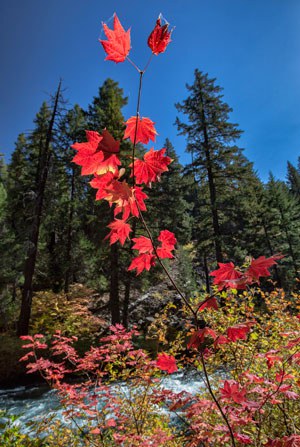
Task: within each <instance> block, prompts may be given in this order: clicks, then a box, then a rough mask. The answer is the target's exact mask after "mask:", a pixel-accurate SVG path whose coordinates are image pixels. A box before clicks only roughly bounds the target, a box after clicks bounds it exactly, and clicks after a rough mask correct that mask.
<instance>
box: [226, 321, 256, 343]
mask: <svg viewBox="0 0 300 447" xmlns="http://www.w3.org/2000/svg"><path fill="white" fill-rule="evenodd" d="M252 324H253V323H239V324H236V325H235V326H231V327H229V328H227V338H228V339H229V340H230V341H237V340H247V334H248V332H249V331H250V327H251V325H252Z"/></svg>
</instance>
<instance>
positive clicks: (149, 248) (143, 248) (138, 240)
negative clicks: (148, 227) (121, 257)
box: [132, 236, 153, 254]
mask: <svg viewBox="0 0 300 447" xmlns="http://www.w3.org/2000/svg"><path fill="white" fill-rule="evenodd" d="M132 240H133V242H134V245H133V247H132V248H133V249H134V250H138V251H139V254H142V253H148V254H152V253H153V245H152V242H151V240H150V239H149V238H148V237H145V236H140V237H134V238H133V239H132Z"/></svg>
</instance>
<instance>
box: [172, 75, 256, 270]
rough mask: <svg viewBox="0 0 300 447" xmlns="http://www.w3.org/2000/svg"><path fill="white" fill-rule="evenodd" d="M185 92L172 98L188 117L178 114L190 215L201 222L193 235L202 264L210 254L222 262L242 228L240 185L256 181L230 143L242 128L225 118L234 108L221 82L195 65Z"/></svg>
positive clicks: (231, 250) (249, 168) (230, 251)
mask: <svg viewBox="0 0 300 447" xmlns="http://www.w3.org/2000/svg"><path fill="white" fill-rule="evenodd" d="M187 89H188V91H189V93H190V94H189V96H188V98H187V99H185V100H184V101H183V102H182V103H178V104H176V108H177V110H178V111H179V112H181V113H183V114H184V115H187V118H188V120H187V122H184V121H183V120H182V119H180V118H177V119H176V124H177V127H178V130H179V133H180V134H181V135H185V136H186V137H187V149H186V150H187V151H188V152H189V153H191V155H192V163H191V164H190V165H189V166H188V167H187V168H186V170H187V172H189V173H191V174H192V175H193V177H194V181H195V183H197V184H198V189H197V187H195V188H194V193H193V195H194V197H195V199H196V200H195V206H197V207H198V209H197V211H195V210H194V215H197V218H198V219H199V223H198V226H197V230H196V231H197V234H195V232H194V238H195V239H196V241H198V246H199V249H200V250H201V251H202V254H203V263H204V264H205V265H204V268H205V269H206V270H207V262H210V261H212V260H213V258H212V256H211V252H212V244H213V248H214V253H215V257H214V259H215V260H216V261H218V262H222V261H223V260H224V259H225V258H229V257H232V256H234V252H233V251H234V250H233V247H235V248H236V244H237V237H236V236H237V234H240V233H241V232H242V231H243V229H242V228H240V223H241V216H240V214H241V212H242V210H241V209H240V205H241V200H240V199H241V197H242V195H241V191H242V190H243V191H245V192H244V193H243V194H246V185H247V184H249V183H252V182H254V181H255V174H254V172H253V168H252V164H251V163H249V161H248V160H247V159H246V157H245V156H244V155H243V154H242V150H241V149H240V148H238V147H237V146H236V145H234V143H235V141H236V140H237V139H238V138H239V137H240V134H241V131H240V130H239V129H238V126H237V124H232V123H231V122H229V114H230V112H231V111H232V109H231V108H230V107H229V106H228V105H227V104H226V103H225V102H224V101H223V99H222V98H223V95H222V94H221V92H222V89H221V87H219V86H217V85H216V83H215V79H209V78H208V75H207V74H204V73H202V72H200V71H199V70H195V80H194V83H193V84H192V85H187Z"/></svg>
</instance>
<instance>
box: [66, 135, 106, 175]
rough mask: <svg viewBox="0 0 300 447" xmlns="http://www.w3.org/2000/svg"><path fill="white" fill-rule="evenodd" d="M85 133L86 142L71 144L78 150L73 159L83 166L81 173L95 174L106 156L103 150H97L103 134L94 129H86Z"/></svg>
mask: <svg viewBox="0 0 300 447" xmlns="http://www.w3.org/2000/svg"><path fill="white" fill-rule="evenodd" d="M85 134H86V138H87V141H86V142H83V143H74V144H73V145H72V146H71V148H73V149H75V150H76V151H77V154H76V155H75V156H74V158H73V160H72V161H73V162H74V163H76V164H77V165H79V166H81V167H82V170H81V175H89V174H94V173H95V172H96V171H97V169H98V167H99V165H100V164H101V163H102V161H103V158H104V155H103V153H102V152H97V150H98V146H99V144H100V142H101V140H102V138H103V137H102V135H99V133H98V132H94V131H92V130H86V131H85Z"/></svg>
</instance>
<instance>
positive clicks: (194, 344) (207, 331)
mask: <svg viewBox="0 0 300 447" xmlns="http://www.w3.org/2000/svg"><path fill="white" fill-rule="evenodd" d="M206 337H211V338H213V339H214V340H215V339H216V338H217V334H216V332H215V331H214V330H213V329H211V328H209V327H205V328H204V329H199V330H198V331H195V332H193V334H192V336H191V338H190V341H189V342H188V345H187V347H188V349H190V348H195V349H198V348H199V347H200V346H201V345H202V344H203V342H204V340H205V338H206Z"/></svg>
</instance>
